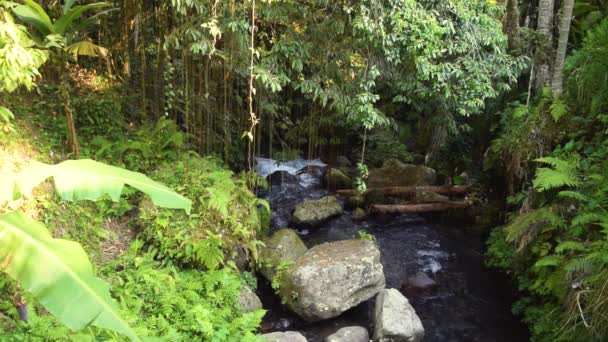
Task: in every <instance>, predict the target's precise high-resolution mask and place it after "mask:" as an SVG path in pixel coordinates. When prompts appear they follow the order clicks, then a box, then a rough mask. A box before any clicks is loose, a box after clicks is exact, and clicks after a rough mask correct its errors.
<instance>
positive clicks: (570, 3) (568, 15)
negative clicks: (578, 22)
mask: <svg viewBox="0 0 608 342" xmlns="http://www.w3.org/2000/svg"><path fill="white" fill-rule="evenodd" d="M573 9H574V0H565V1H564V3H563V7H562V11H561V18H560V22H559V38H558V39H559V40H558V43H557V50H556V52H555V62H554V64H553V80H552V82H551V89H552V90H553V93H554V94H555V95H561V93H562V92H563V90H564V89H563V88H564V62H565V60H566V52H567V50H568V37H569V36H570V23H571V22H572V11H573Z"/></svg>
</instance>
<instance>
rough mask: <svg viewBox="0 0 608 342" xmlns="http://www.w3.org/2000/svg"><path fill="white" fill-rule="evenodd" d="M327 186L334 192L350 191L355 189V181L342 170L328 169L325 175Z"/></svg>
mask: <svg viewBox="0 0 608 342" xmlns="http://www.w3.org/2000/svg"><path fill="white" fill-rule="evenodd" d="M323 181H324V182H325V185H326V186H327V187H329V188H330V189H332V190H341V189H350V188H352V187H353V180H352V179H351V178H350V177H349V176H347V175H346V173H345V172H344V171H342V170H340V169H335V168H331V169H327V171H325V175H323Z"/></svg>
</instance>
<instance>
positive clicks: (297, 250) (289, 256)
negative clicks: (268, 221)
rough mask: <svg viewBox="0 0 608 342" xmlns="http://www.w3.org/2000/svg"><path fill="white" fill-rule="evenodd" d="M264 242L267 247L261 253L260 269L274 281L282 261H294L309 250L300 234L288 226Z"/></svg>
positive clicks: (267, 277)
mask: <svg viewBox="0 0 608 342" xmlns="http://www.w3.org/2000/svg"><path fill="white" fill-rule="evenodd" d="M264 244H265V247H263V248H262V251H261V253H260V258H261V260H262V268H261V270H260V271H261V273H262V275H263V276H264V277H266V279H268V280H269V281H272V277H273V276H274V274H275V270H276V268H277V267H278V266H279V265H280V264H281V262H294V261H295V260H296V259H297V258H299V257H300V256H301V255H303V254H304V253H306V251H307V250H308V248H307V247H306V245H304V242H302V239H300V237H299V236H298V234H296V232H295V231H293V230H291V229H287V228H286V229H281V230H279V231H277V232H275V233H274V234H273V235H272V236H271V237H269V238H267V239H266V240H264Z"/></svg>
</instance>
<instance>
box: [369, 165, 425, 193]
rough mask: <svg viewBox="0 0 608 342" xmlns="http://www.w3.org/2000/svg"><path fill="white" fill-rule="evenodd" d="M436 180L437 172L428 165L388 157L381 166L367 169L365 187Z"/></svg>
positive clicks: (407, 184) (409, 184)
mask: <svg viewBox="0 0 608 342" xmlns="http://www.w3.org/2000/svg"><path fill="white" fill-rule="evenodd" d="M436 182H437V173H436V172H435V170H433V169H431V168H430V167H426V166H424V165H412V164H403V163H402V162H400V161H398V160H396V159H389V160H387V161H386V162H384V164H383V165H382V167H381V168H379V169H370V170H369V177H368V179H367V187H368V188H383V187H394V186H421V185H433V184H435V183H436Z"/></svg>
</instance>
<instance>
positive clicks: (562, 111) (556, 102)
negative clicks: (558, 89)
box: [549, 98, 568, 122]
mask: <svg viewBox="0 0 608 342" xmlns="http://www.w3.org/2000/svg"><path fill="white" fill-rule="evenodd" d="M549 110H550V112H551V117H552V118H553V120H554V121H555V122H557V121H559V119H560V118H561V117H563V116H564V115H566V114H568V105H567V104H566V103H565V102H564V101H563V100H562V99H560V98H554V99H553V103H552V104H551V107H549Z"/></svg>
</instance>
